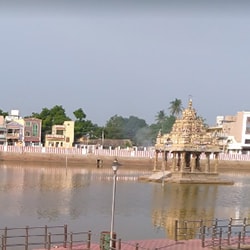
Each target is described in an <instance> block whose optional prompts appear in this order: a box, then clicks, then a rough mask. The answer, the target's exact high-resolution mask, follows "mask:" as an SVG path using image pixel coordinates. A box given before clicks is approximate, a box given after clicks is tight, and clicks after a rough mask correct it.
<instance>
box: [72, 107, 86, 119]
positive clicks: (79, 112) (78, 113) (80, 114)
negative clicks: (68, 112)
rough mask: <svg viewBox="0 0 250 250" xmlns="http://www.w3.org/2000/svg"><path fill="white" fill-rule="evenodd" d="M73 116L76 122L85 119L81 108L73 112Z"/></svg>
mask: <svg viewBox="0 0 250 250" xmlns="http://www.w3.org/2000/svg"><path fill="white" fill-rule="evenodd" d="M73 114H74V116H75V118H76V119H77V120H78V121H82V120H83V119H85V118H86V114H85V113H84V112H83V110H82V108H79V109H77V110H75V111H74V112H73Z"/></svg>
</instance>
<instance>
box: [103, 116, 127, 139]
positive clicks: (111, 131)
mask: <svg viewBox="0 0 250 250" xmlns="http://www.w3.org/2000/svg"><path fill="white" fill-rule="evenodd" d="M124 124H125V119H124V118H123V117H121V116H118V115H114V116H112V117H111V118H110V119H109V120H108V121H107V123H106V126H105V137H106V138H107V139H128V138H125V136H124V133H123V129H124Z"/></svg>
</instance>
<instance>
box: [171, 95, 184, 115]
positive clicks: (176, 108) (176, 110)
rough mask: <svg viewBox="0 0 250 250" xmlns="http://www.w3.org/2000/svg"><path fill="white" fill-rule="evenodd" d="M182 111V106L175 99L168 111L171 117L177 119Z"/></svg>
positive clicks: (180, 102) (178, 100)
mask: <svg viewBox="0 0 250 250" xmlns="http://www.w3.org/2000/svg"><path fill="white" fill-rule="evenodd" d="M182 110H183V106H182V101H181V100H180V99H177V98H175V100H174V101H172V102H170V107H169V111H170V115H171V116H175V117H178V116H179V115H180V114H181V112H182Z"/></svg>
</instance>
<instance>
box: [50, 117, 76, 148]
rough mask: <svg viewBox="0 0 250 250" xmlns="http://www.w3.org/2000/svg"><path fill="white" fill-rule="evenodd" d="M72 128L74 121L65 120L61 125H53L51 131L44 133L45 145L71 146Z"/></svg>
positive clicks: (72, 138)
mask: <svg viewBox="0 0 250 250" xmlns="http://www.w3.org/2000/svg"><path fill="white" fill-rule="evenodd" d="M74 128H75V122H74V121H65V122H64V123H63V125H53V126H52V133H51V134H47V135H45V147H64V148H68V147H72V146H73V142H74Z"/></svg>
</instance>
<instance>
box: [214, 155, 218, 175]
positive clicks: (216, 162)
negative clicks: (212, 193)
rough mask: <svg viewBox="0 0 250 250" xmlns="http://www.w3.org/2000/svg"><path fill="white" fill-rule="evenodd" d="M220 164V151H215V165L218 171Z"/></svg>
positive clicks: (215, 170) (215, 169)
mask: <svg viewBox="0 0 250 250" xmlns="http://www.w3.org/2000/svg"><path fill="white" fill-rule="evenodd" d="M218 165H219V153H215V165H214V172H215V173H217V172H218Z"/></svg>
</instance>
